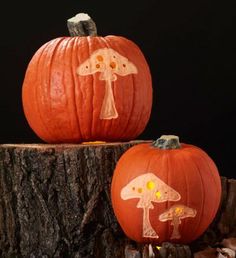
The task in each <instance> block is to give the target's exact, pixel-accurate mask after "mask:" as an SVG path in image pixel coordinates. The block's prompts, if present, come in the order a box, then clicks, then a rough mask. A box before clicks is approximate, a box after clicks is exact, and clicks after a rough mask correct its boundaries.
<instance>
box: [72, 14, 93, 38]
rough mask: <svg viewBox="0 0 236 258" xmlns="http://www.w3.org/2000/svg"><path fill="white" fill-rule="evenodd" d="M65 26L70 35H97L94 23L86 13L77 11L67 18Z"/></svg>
mask: <svg viewBox="0 0 236 258" xmlns="http://www.w3.org/2000/svg"><path fill="white" fill-rule="evenodd" d="M67 27H68V30H69V33H70V35H71V37H76V36H81V37H83V36H84V37H85V36H97V27H96V24H95V22H94V21H93V20H92V19H91V18H90V16H89V15H88V14H86V13H78V14H77V15H75V16H74V17H72V18H70V19H68V20H67Z"/></svg>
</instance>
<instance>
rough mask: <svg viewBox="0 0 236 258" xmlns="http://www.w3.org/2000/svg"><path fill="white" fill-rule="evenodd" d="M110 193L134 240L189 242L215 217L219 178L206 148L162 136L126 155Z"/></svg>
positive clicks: (126, 230)
mask: <svg viewBox="0 0 236 258" xmlns="http://www.w3.org/2000/svg"><path fill="white" fill-rule="evenodd" d="M111 197H112V205H113V209H114V212H115V215H116V217H117V219H118V222H119V223H120V225H121V227H122V229H123V230H124V232H125V233H126V235H127V236H128V237H130V238H131V239H133V240H135V241H137V242H155V243H162V242H164V241H171V242H176V243H189V242H191V241H193V240H194V239H196V238H197V237H199V236H200V235H201V234H202V233H203V232H204V231H205V230H206V229H207V227H208V226H209V224H210V223H211V222H212V220H213V219H214V217H215V215H216V212H217V210H218V207H219V203H220V199H221V181H220V176H219V173H218V170H217V168H216V165H215V164H214V162H213V161H212V159H211V158H210V157H209V156H208V155H207V154H206V153H205V152H204V151H203V150H202V149H200V148H198V147H196V146H193V145H189V144H184V143H182V144H180V143H179V140H178V137H176V136H162V137H161V138H159V139H158V140H157V141H156V142H154V143H145V144H139V145H136V146H134V147H132V148H130V149H129V150H128V151H127V152H125V153H124V154H123V155H122V157H121V158H120V160H119V161H118V163H117V166H116V169H115V171H114V176H113V179H112V186H111Z"/></svg>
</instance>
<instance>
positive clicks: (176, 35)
mask: <svg viewBox="0 0 236 258" xmlns="http://www.w3.org/2000/svg"><path fill="white" fill-rule="evenodd" d="M78 12H87V13H89V14H90V15H91V17H92V19H93V20H94V21H95V22H96V24H97V29H98V34H99V35H102V36H105V35H108V34H114V35H121V36H125V37H127V38H129V39H131V40H133V41H134V42H136V44H138V46H139V47H140V48H141V49H142V51H143V53H144V55H145V57H146V59H147V61H148V63H149V65H150V69H151V73H152V77H153V88H154V99H153V100H154V102H153V109H152V115H151V118H150V121H149V124H148V126H147V127H146V130H145V131H144V132H143V134H142V135H140V137H139V139H155V138H158V137H160V136H161V135H162V134H176V135H179V136H180V141H182V142H186V143H192V144H194V145H197V146H199V147H201V148H203V149H204V150H206V151H207V153H208V154H209V155H210V156H211V157H212V158H213V159H214V161H215V162H216V164H217V166H218V168H219V170H220V173H221V174H222V175H224V176H229V177H236V176H235V173H234V172H233V171H234V159H235V157H234V156H235V155H234V152H233V151H232V150H233V149H234V146H235V137H230V135H232V134H234V132H235V129H236V128H235V122H234V120H235V114H234V112H235V107H236V104H235V103H236V90H235V85H236V84H235V71H236V70H235V60H236V58H235V45H236V42H235V39H234V37H235V36H234V35H235V26H233V17H234V16H235V12H236V8H235V1H223V2H222V1H221V2H217V1H213V2H212V1H206V0H199V1H187V0H185V1H163V0H162V1H160V0H149V1H124V0H120V1H118V2H114V1H94V0H86V1H83V0H81V1H76V0H72V1H66V0H60V1H55V0H52V1H46V0H42V1H40V2H39V3H37V4H36V3H35V2H34V1H26V0H22V1H16V2H14V4H12V2H11V1H8V2H6V3H4V8H2V13H1V17H0V19H1V41H0V65H1V85H2V86H1V89H2V90H1V94H0V115H1V126H0V142H2V143H9V142H12V143H22V142H29V143H30V142H41V140H40V139H39V138H37V137H36V135H35V134H34V133H33V131H32V130H31V129H30V128H29V126H28V124H27V122H26V120H25V117H24V114H23V111H22V103H21V87H22V82H23V78H24V73H25V70H26V67H27V64H28V62H29V61H30V59H31V57H32V56H33V54H34V53H35V51H36V50H37V49H38V48H39V47H40V46H41V45H42V44H44V43H46V42H47V41H49V40H51V39H53V38H56V37H59V36H64V35H69V33H68V31H67V24H66V20H67V19H68V18H71V17H72V16H74V15H75V14H76V13H78ZM29 22H30V23H31V24H33V27H34V29H31V28H30V26H29Z"/></svg>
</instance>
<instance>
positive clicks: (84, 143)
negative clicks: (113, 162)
mask: <svg viewBox="0 0 236 258" xmlns="http://www.w3.org/2000/svg"><path fill="white" fill-rule="evenodd" d="M104 143H106V142H103V141H94V142H82V143H81V144H83V145H89V144H104Z"/></svg>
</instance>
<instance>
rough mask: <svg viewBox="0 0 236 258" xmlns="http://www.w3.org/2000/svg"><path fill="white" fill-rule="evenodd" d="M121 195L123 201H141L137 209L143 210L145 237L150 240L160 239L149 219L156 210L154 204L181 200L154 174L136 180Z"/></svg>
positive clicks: (175, 192)
mask: <svg viewBox="0 0 236 258" xmlns="http://www.w3.org/2000/svg"><path fill="white" fill-rule="evenodd" d="M120 195H121V198H122V199H123V200H128V199H133V198H138V199H140V200H139V202H138V204H137V206H136V207H137V208H142V209H143V237H149V238H159V236H158V235H157V233H156V231H155V230H154V229H153V227H152V225H151V222H150V218H149V210H150V209H153V208H154V206H153V204H152V202H156V203H161V202H166V201H178V200H180V198H181V196H180V194H179V193H178V192H177V191H175V190H174V189H173V188H171V187H170V186H168V185H167V184H166V183H164V182H163V181H162V180H161V179H160V178H158V177H157V176H156V175H154V174H153V173H146V174H143V175H140V176H138V177H136V178H134V179H133V180H131V181H130V182H129V183H128V184H127V185H126V186H125V187H123V188H122V190H121V194H120Z"/></svg>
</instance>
